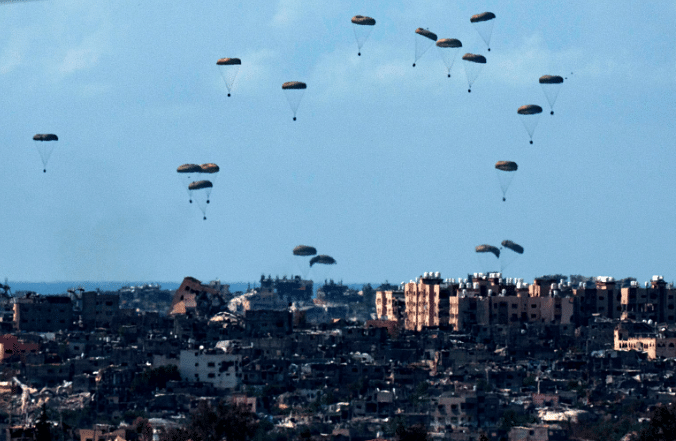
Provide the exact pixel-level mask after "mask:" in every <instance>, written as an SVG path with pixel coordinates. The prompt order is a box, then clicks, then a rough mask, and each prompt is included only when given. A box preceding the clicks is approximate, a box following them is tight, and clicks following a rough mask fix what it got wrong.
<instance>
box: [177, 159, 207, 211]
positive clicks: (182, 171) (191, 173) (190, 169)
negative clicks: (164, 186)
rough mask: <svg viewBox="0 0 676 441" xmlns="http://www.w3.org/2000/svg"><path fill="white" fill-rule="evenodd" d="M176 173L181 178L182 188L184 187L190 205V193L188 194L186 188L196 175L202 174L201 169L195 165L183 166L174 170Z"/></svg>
mask: <svg viewBox="0 0 676 441" xmlns="http://www.w3.org/2000/svg"><path fill="white" fill-rule="evenodd" d="M176 172H177V173H178V176H179V177H180V178H181V181H182V182H183V186H184V187H185V189H186V191H187V192H188V196H189V197H190V203H191V204H192V193H191V192H190V190H189V188H188V187H189V186H190V183H191V182H193V181H194V180H195V179H196V177H197V174H198V173H202V167H201V166H199V165H197V164H183V165H181V166H179V167H178V168H177V169H176Z"/></svg>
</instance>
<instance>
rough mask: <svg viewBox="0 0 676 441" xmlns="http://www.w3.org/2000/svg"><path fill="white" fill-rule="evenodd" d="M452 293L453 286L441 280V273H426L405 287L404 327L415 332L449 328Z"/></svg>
mask: <svg viewBox="0 0 676 441" xmlns="http://www.w3.org/2000/svg"><path fill="white" fill-rule="evenodd" d="M452 292H453V288H452V286H449V285H448V284H447V283H445V282H444V281H443V280H442V279H441V274H440V273H439V272H436V273H433V272H426V273H424V274H423V275H422V276H421V277H419V278H417V279H416V281H415V282H414V281H411V282H409V283H407V284H406V285H404V304H405V309H406V319H405V322H404V327H405V328H406V329H408V330H413V331H421V330H422V329H423V328H429V327H438V328H448V325H449V297H451V295H452ZM376 306H377V305H376Z"/></svg>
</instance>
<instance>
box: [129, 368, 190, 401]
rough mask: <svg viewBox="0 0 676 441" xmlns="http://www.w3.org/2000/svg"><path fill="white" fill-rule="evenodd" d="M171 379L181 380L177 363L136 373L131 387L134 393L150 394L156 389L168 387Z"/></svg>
mask: <svg viewBox="0 0 676 441" xmlns="http://www.w3.org/2000/svg"><path fill="white" fill-rule="evenodd" d="M169 381H181V374H180V373H179V372H178V367H177V366H175V365H168V366H160V367H158V368H155V369H146V370H145V371H143V372H142V373H140V374H136V375H135V376H134V379H133V380H132V382H131V385H130V386H129V389H130V391H131V393H132V394H134V395H139V394H140V395H149V394H151V393H152V392H153V391H154V390H155V389H164V388H165V387H167V382H169Z"/></svg>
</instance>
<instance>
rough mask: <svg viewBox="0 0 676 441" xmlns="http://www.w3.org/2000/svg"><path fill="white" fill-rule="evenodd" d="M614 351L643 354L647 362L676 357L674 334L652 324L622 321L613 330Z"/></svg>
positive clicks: (675, 334)
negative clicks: (646, 357)
mask: <svg viewBox="0 0 676 441" xmlns="http://www.w3.org/2000/svg"><path fill="white" fill-rule="evenodd" d="M614 349H615V350H616V351H639V352H645V353H646V354H647V355H648V359H649V360H655V359H656V358H674V357H676V332H674V331H673V330H669V329H667V328H661V329H660V331H659V332H658V331H657V329H655V327H654V326H653V325H652V324H648V323H642V322H630V321H622V322H620V324H619V325H617V327H616V328H615V338H614Z"/></svg>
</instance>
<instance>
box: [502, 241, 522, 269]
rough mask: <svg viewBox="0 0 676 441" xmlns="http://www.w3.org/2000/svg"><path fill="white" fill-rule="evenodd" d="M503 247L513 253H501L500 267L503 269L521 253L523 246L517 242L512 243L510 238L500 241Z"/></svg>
mask: <svg viewBox="0 0 676 441" xmlns="http://www.w3.org/2000/svg"><path fill="white" fill-rule="evenodd" d="M501 245H502V247H503V248H507V249H508V250H511V251H513V252H514V253H502V259H500V269H501V271H504V269H505V268H507V267H508V266H509V265H510V264H511V263H512V262H514V260H515V259H516V258H517V257H519V256H520V255H521V254H523V247H522V246H521V245H519V244H518V243H514V242H512V241H511V240H503V241H502V243H501Z"/></svg>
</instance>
